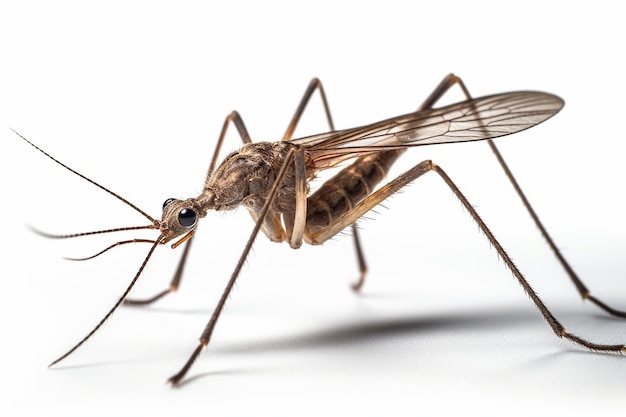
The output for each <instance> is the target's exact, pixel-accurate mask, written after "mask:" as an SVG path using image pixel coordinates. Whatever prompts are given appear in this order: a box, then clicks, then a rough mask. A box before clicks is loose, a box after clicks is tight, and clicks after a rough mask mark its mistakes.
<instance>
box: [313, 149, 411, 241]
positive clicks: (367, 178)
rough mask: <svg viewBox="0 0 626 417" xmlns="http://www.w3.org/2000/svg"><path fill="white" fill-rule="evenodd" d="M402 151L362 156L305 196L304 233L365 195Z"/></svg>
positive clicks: (334, 216)
mask: <svg viewBox="0 0 626 417" xmlns="http://www.w3.org/2000/svg"><path fill="white" fill-rule="evenodd" d="M402 152H404V150H395V151H387V152H378V153H374V154H370V155H366V156H362V157H360V158H357V160H356V161H354V163H352V165H350V166H348V167H346V168H344V169H342V170H341V171H339V173H337V175H335V176H334V177H332V178H331V179H329V180H328V181H326V182H325V183H324V184H323V185H322V186H321V187H320V188H319V189H318V190H317V191H316V192H315V193H313V194H312V195H311V196H309V198H308V201H307V217H306V234H312V233H315V232H317V231H318V230H320V229H323V228H324V227H326V226H328V225H329V224H330V223H331V222H332V221H333V219H336V218H337V217H339V216H341V215H342V214H343V213H345V212H346V211H348V210H350V209H351V208H352V207H354V206H355V205H356V204H358V203H359V202H360V201H361V200H363V199H364V198H365V197H367V196H368V195H369V194H370V193H371V192H372V191H373V190H374V188H375V187H376V185H378V183H379V182H381V181H382V180H383V178H385V176H386V175H387V173H388V172H389V168H391V165H393V163H394V162H395V161H396V159H398V157H399V156H400V154H402Z"/></svg>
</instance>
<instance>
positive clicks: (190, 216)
mask: <svg viewBox="0 0 626 417" xmlns="http://www.w3.org/2000/svg"><path fill="white" fill-rule="evenodd" d="M453 85H459V86H460V87H461V89H462V90H463V92H464V94H465V96H466V97H467V100H466V101H463V102H460V103H456V104H452V105H449V106H445V107H440V108H434V105H435V104H436V102H437V101H438V100H439V99H440V98H441V97H442V96H443V95H444V94H445V92H446V91H447V90H448V89H449V88H450V87H452V86H453ZM316 90H318V91H319V92H320V95H321V97H322V103H323V105H324V109H325V111H326V116H327V119H328V123H329V126H330V129H331V131H330V132H327V133H323V134H319V135H314V136H309V137H305V138H300V139H295V140H292V135H293V132H294V130H295V127H296V125H297V123H298V121H299V119H300V116H301V115H302V112H303V111H304V108H305V107H306V105H307V103H308V101H309V99H310V97H311V95H312V94H313V92H314V91H316ZM563 104H564V102H563V100H562V99H560V98H559V97H557V96H554V95H552V94H547V93H541V92H532V91H520V92H512V93H502V94H495V95H492V96H485V97H481V98H476V99H472V98H471V97H470V94H469V92H468V90H467V88H466V87H465V85H464V84H463V82H462V81H461V79H460V78H458V77H456V76H455V75H453V74H450V75H448V76H447V77H446V78H444V80H443V81H442V82H441V83H440V84H439V86H438V87H437V88H436V89H435V90H434V91H433V93H432V94H431V95H430V96H429V97H428V98H427V99H426V100H425V102H424V103H423V104H422V106H420V107H419V109H418V110H417V111H416V112H413V113H409V114H406V115H403V116H398V117H393V118H390V119H387V120H383V121H380V122H377V123H372V124H370V125H366V126H362V127H357V128H354V129H347V130H341V131H336V130H334V126H333V123H332V119H331V117H330V111H329V109H328V103H327V102H326V96H325V93H324V90H323V88H322V86H321V83H320V82H319V80H317V79H313V80H312V81H311V83H310V84H309V87H308V89H307V90H306V92H305V94H304V96H303V98H302V100H301V102H300V105H299V106H298V108H297V110H296V112H295V114H294V116H293V118H292V120H291V123H290V124H289V126H288V128H287V130H286V133H285V135H284V137H283V140H282V141H279V142H258V143H252V141H251V139H250V136H249V135H248V132H247V130H246V128H245V126H244V124H243V120H242V119H241V117H240V116H239V114H238V113H237V112H232V113H231V114H230V115H229V116H228V117H227V118H226V121H225V123H224V127H223V128H222V132H221V135H220V137H219V139H218V142H217V147H216V150H215V152H214V155H213V159H212V160H211V163H210V166H209V170H208V174H207V177H206V181H205V186H204V188H203V190H202V192H201V194H200V195H199V196H198V197H195V198H189V199H186V200H178V199H171V198H170V199H167V200H166V201H165V203H164V204H163V213H162V217H161V220H157V219H154V218H152V217H151V216H149V215H148V214H146V213H145V212H144V211H142V210H141V209H139V208H138V207H137V206H135V205H133V204H132V203H131V202H129V201H128V200H126V199H124V198H122V197H121V196H119V195H118V194H116V193H114V192H112V191H111V190H109V189H107V188H105V187H103V186H101V185H100V184H98V183H96V182H95V181H93V180H91V179H89V178H87V177H86V176H84V175H82V174H80V173H78V172H76V171H75V170H73V169H72V168H70V167H68V166H67V165H64V164H63V163H61V162H60V161H58V160H56V159H55V158H54V157H52V156H50V155H49V154H47V153H46V152H45V151H43V150H42V149H40V148H38V147H37V146H36V145H34V144H33V143H32V142H30V141H28V140H27V139H26V138H25V137H23V136H21V135H19V134H18V135H19V136H20V137H21V138H22V139H24V140H25V141H26V142H28V143H29V144H30V145H32V146H33V147H35V148H36V149H38V150H39V151H40V152H42V153H43V154H45V155H46V156H48V157H49V158H50V159H52V160H53V161H55V162H56V163H58V164H60V165H61V166H63V167H64V168H66V169H68V170H69V171H71V172H73V173H74V174H76V175H78V176H80V177H81V178H83V179H85V180H86V181H88V182H90V183H92V184H93V185H95V186H97V187H99V188H100V189H102V190H104V191H106V192H107V193H109V194H111V195H113V196H114V197H116V198H117V199H119V200H121V201H122V202H124V203H125V204H127V205H128V206H130V207H132V208H133V209H135V210H136V211H138V212H139V213H141V214H142V215H143V216H144V217H145V218H147V219H148V220H149V221H150V224H149V225H146V226H133V227H125V228H116V229H109V230H101V231H94V232H87V233H79V234H73V235H48V234H44V233H42V234H44V235H45V236H48V237H55V238H70V237H78V236H86V235H93V234H100V233H110V232H117V231H122V230H126V231H128V230H138V229H158V230H159V232H160V234H159V236H158V237H157V238H156V239H154V240H147V239H133V240H128V241H121V242H117V243H115V244H113V245H111V246H109V247H108V248H106V249H104V250H103V251H101V252H99V253H98V254H96V255H94V256H92V257H89V258H83V260H84V259H90V258H93V257H95V256H98V255H100V254H101V253H104V252H106V251H107V250H109V249H112V248H114V247H117V246H120V245H124V244H128V243H137V242H143V243H151V245H152V246H151V248H150V250H149V252H148V254H147V255H146V257H145V259H144V261H143V263H142V264H141V266H140V268H139V270H138V271H137V273H136V275H135V277H134V278H133V280H132V281H131V283H130V284H129V286H128V287H127V289H126V290H125V291H124V293H123V294H122V296H121V297H120V299H119V300H118V301H117V303H115V305H114V306H113V307H112V308H111V310H109V312H108V313H107V314H106V315H105V316H104V318H102V320H101V321H100V322H99V323H98V324H97V325H96V326H95V328H94V329H93V330H92V331H91V332H90V333H88V334H87V336H85V337H84V338H83V339H82V340H81V341H80V342H79V343H77V344H76V345H75V346H74V347H73V348H72V349H70V350H69V351H68V352H66V353H65V354H64V355H62V356H61V357H59V358H58V359H57V360H55V361H54V362H53V363H52V364H51V365H54V364H56V363H58V362H59V361H61V360H63V359H64V358H66V357H68V356H69V355H70V354H72V353H73V352H74V351H75V350H76V349H77V348H78V347H80V346H82V344H83V343H85V342H86V341H87V340H88V339H89V338H90V337H91V336H92V335H93V334H94V333H95V332H96V331H97V330H98V329H99V328H100V327H101V326H102V324H103V323H104V322H105V321H106V320H107V319H108V318H109V317H110V316H111V315H112V314H113V312H114V311H115V310H116V309H117V308H118V307H119V306H120V305H121V304H130V305H145V304H150V303H152V302H154V301H157V300H159V299H160V298H162V297H163V296H165V295H167V294H169V293H171V292H173V291H176V290H177V289H178V286H179V284H180V281H181V277H182V274H183V270H184V265H185V263H186V259H187V255H188V253H189V249H190V247H191V243H192V241H193V234H194V232H195V230H196V227H197V224H198V221H199V219H200V218H203V217H205V216H206V215H207V214H208V212H209V211H210V210H216V211H226V210H232V209H235V208H236V207H238V206H244V207H246V208H247V209H248V210H249V212H250V214H251V215H252V217H253V219H254V220H255V226H254V228H253V230H252V232H251V235H250V237H249V239H248V241H247V243H246V246H245V248H244V250H243V252H242V255H241V256H240V258H239V262H238V263H237V265H236V266H235V269H234V271H233V273H232V275H231V277H230V279H229V281H228V282H227V284H226V287H225V290H224V293H223V294H222V296H221V298H220V299H219V301H218V303H217V306H216V308H215V310H214V311H213V314H212V315H211V318H210V320H209V321H208V323H207V325H206V327H205V328H204V330H203V332H202V334H201V335H200V342H199V344H198V346H197V347H196V348H195V349H194V351H193V353H192V354H191V356H190V358H189V359H188V361H187V362H186V363H185V365H184V366H183V367H182V369H180V371H179V372H178V373H176V374H175V375H174V376H172V377H171V378H170V380H169V381H170V382H172V383H173V384H178V383H179V382H180V381H181V380H182V379H183V378H184V376H185V375H186V374H187V371H188V370H189V369H190V368H191V366H192V365H193V363H194V361H195V360H196V358H197V357H198V356H199V354H200V352H201V350H202V349H203V348H204V347H205V346H206V345H207V344H208V343H209V340H210V338H211V335H212V334H213V329H214V327H215V325H216V323H217V321H218V318H219V317H220V314H221V312H222V310H223V308H224V305H225V303H226V300H227V299H228V297H229V294H230V291H231V290H232V288H233V286H234V284H235V281H236V279H237V277H238V276H239V273H240V271H241V268H242V266H243V264H244V261H245V260H246V258H247V256H248V253H249V252H250V250H251V248H252V244H253V242H254V240H255V238H256V236H257V235H258V232H259V231H263V232H264V233H265V234H266V235H267V236H268V237H269V238H270V239H271V240H272V241H275V242H283V241H286V242H288V243H289V244H290V246H291V247H292V248H298V247H299V246H300V245H301V243H302V241H305V242H307V243H310V244H322V243H324V242H325V241H326V240H328V239H330V238H332V237H333V236H335V235H336V234H337V233H339V232H341V231H342V230H344V229H345V228H347V227H351V228H352V235H353V239H354V244H355V249H356V254H357V259H358V264H359V270H360V279H359V281H358V282H357V283H356V284H354V285H353V288H354V289H355V290H358V289H359V288H360V287H361V286H362V285H363V282H364V278H365V273H366V271H367V266H366V264H365V260H364V256H363V253H362V250H361V245H360V243H359V236H358V233H357V228H356V226H355V224H356V221H357V220H358V219H359V218H361V216H363V215H364V214H365V213H367V212H368V211H369V210H371V209H372V208H374V207H375V206H377V205H378V204H380V203H381V202H382V201H383V200H384V199H386V198H387V197H389V196H390V195H393V194H394V193H395V192H397V191H398V190H400V189H401V188H402V187H404V186H406V185H407V184H409V183H410V182H412V181H414V180H416V179H417V178H419V177H420V176H422V175H424V174H426V173H428V172H435V173H436V174H438V175H439V177H440V178H441V179H442V180H443V181H444V182H445V183H446V185H447V186H448V187H449V188H450V190H451V191H452V192H453V193H454V195H455V196H456V197H457V198H458V200H459V201H460V202H461V203H462V205H463V206H464V207H465V209H466V210H467V212H468V213H469V214H470V216H471V217H472V219H473V220H474V221H475V222H476V223H477V225H478V226H479V228H480V230H481V231H482V232H483V233H484V235H485V236H486V238H487V239H488V241H489V243H490V244H491V246H492V247H493V248H494V249H495V250H496V251H497V253H498V255H499V256H500V258H501V259H502V261H503V262H504V264H505V265H506V267H507V268H508V269H509V270H510V271H511V273H512V274H513V276H514V277H515V278H516V279H517V280H518V282H519V283H520V285H521V286H522V287H523V289H524V291H525V292H526V293H527V294H528V296H529V297H530V298H531V300H532V301H533V303H534V304H535V306H536V307H537V309H538V310H539V312H540V313H541V314H542V315H543V317H544V318H545V319H546V321H547V322H548V324H549V325H550V327H551V328H552V330H553V332H554V333H555V334H556V335H557V336H558V337H561V338H565V339H568V340H570V341H572V342H574V343H576V344H578V345H580V346H583V347H585V348H588V349H591V350H595V351H602V352H619V353H626V347H625V346H624V345H608V344H597V343H593V342H590V341H588V340H586V339H583V338H580V337H578V336H575V335H573V334H571V333H569V332H567V331H566V330H565V328H564V327H563V325H561V323H560V322H559V321H558V320H557V319H556V318H555V317H554V316H553V315H552V313H551V312H550V310H549V309H548V307H547V306H546V305H545V304H544V303H543V301H541V299H540V298H539V296H538V295H537V293H536V292H535V291H534V290H533V289H532V288H531V286H530V284H529V283H528V281H527V280H526V278H525V277H524V276H523V275H522V273H521V272H520V270H519V269H518V268H517V266H516V265H515V264H514V263H513V261H512V260H511V258H510V257H509V256H508V254H507V253H506V252H505V251H504V249H503V247H502V246H501V245H500V243H499V242H498V240H497V239H496V238H495V237H494V235H493V233H492V232H491V231H490V230H489V228H488V227H487V225H486V224H485V222H484V221H483V220H482V218H481V217H480V216H479V215H478V213H477V212H476V210H475V208H474V207H473V206H472V204H471V203H470V202H469V201H468V199H467V198H466V197H465V195H464V194H463V193H462V192H461V191H460V189H459V188H458V187H457V185H456V184H455V183H454V182H453V181H452V180H451V179H450V177H448V175H447V174H446V173H445V171H444V170H443V169H442V168H441V167H439V166H438V165H436V164H434V163H433V162H432V161H430V160H425V161H422V162H420V163H418V164H417V165H415V166H414V167H413V168H411V169H409V170H408V171H406V172H404V173H402V174H400V175H399V176H397V177H396V178H394V179H392V180H391V181H389V182H387V183H386V184H384V185H382V186H380V187H378V188H377V186H378V184H380V182H381V181H382V180H383V178H384V177H385V176H386V175H387V173H388V172H389V169H390V167H391V166H392V165H393V163H394V162H395V161H396V160H397V158H398V157H399V156H400V155H401V154H402V153H403V152H404V151H405V150H406V148H408V147H411V146H421V145H432V144H443V143H457V142H468V141H477V140H487V142H488V144H489V146H490V147H491V150H492V151H493V152H494V154H495V155H496V158H497V159H498V161H499V162H500V164H501V166H502V168H503V169H504V171H505V173H506V175H507V177H508V178H509V179H510V181H511V182H512V184H513V186H514V188H515V189H516V191H517V193H518V195H519V197H520V199H521V200H522V202H523V204H524V206H525V207H526V208H527V210H528V212H529V214H530V215H531V217H532V218H533V220H534V221H535V223H536V225H537V227H538V228H539V230H540V231H541V233H542V235H543V236H544V238H545V239H546V241H547V242H548V244H549V246H550V247H551V249H552V250H553V252H554V253H555V255H556V257H557V259H558V260H559V262H560V263H561V264H562V266H563V268H564V269H565V271H566V272H567V274H568V276H569V278H570V280H571V281H572V282H573V284H574V285H575V287H576V288H577V290H578V292H579V294H580V296H581V297H582V298H583V299H585V300H589V301H591V302H592V303H594V304H595V305H597V306H598V307H600V308H602V309H603V310H605V311H606V312H608V313H610V314H612V315H615V316H619V317H626V312H624V311H620V310H616V309H614V308H612V307H610V306H608V305H606V304H605V303H603V302H602V301H600V300H598V299H597V298H595V297H594V296H592V295H591V294H590V291H589V290H588V289H587V288H586V286H585V285H584V284H583V282H582V281H581V280H580V278H578V276H577V275H576V274H575V273H574V271H573V269H572V268H571V267H570V266H569V264H568V262H567V261H566V260H565V258H564V257H563V256H562V254H561V253H560V251H559V250H558V248H557V246H556V245H555V243H554V242H553V240H552V238H551V237H550V236H549V234H548V233H547V231H546V229H545V227H544V226H543V225H542V223H541V222H540V220H539V218H538V216H537V215H536V213H535V212H534V210H533V208H532V207H531V206H530V203H529V202H528V200H527V198H526V197H525V195H524V193H523V192H522V190H521V188H520V187H519V185H518V184H517V182H516V180H515V178H514V177H513V175H512V173H511V172H510V170H509V168H508V166H507V165H506V163H505V162H504V159H503V158H502V156H501V154H500V153H499V151H498V149H497V148H496V146H495V144H494V143H493V142H492V141H491V139H493V138H496V137H500V136H505V135H509V134H512V133H516V132H520V131H522V130H525V129H528V128H530V127H532V126H535V125H537V124H539V123H542V122H543V121H545V120H547V119H548V118H550V117H552V116H553V115H554V114H556V113H557V112H558V111H559V110H560V109H561V108H562V107H563ZM231 123H232V124H234V125H235V127H236V128H237V130H238V132H239V134H240V136H241V139H242V141H243V142H244V145H243V146H242V147H241V148H240V149H239V150H238V151H235V152H232V153H231V154H229V155H228V156H227V157H226V158H225V159H224V161H223V162H222V163H221V164H219V165H217V157H218V155H219V151H220V149H221V146H222V143H223V141H224V138H225V135H226V131H227V128H228V126H229V125H230V124H231ZM16 133H17V132H16ZM348 160H352V164H351V165H349V166H347V167H345V168H343V169H342V170H341V171H339V172H338V173H337V174H335V176H333V177H332V178H330V179H329V180H327V181H326V182H325V183H323V184H322V185H321V186H320V187H319V188H318V189H317V190H316V191H315V192H314V193H312V194H311V195H309V185H308V184H309V181H311V180H312V179H314V178H315V177H316V175H317V174H318V173H319V172H320V171H322V170H325V169H328V168H332V167H335V166H337V165H338V164H340V163H342V162H344V161H348ZM178 237H180V239H179V240H178V241H177V242H176V243H174V244H172V247H173V248H176V247H178V246H179V245H180V244H182V243H183V242H187V244H186V246H185V248H184V250H183V253H182V256H181V258H180V261H179V264H178V268H177V270H176V273H175V274H174V277H173V278H172V281H171V283H170V286H169V287H168V288H167V289H165V290H164V291H162V292H160V293H158V294H156V295H155V296H153V297H150V298H147V299H143V300H134V299H129V298H127V296H128V294H129V293H130V291H131V289H132V288H133V286H134V285H135V283H136V282H137V280H138V278H139V276H140V275H141V273H142V271H143V269H144V267H145V266H146V264H147V262H148V260H149V259H150V257H151V256H152V254H153V253H154V251H155V250H156V248H157V247H158V246H159V245H163V244H165V243H167V242H170V241H171V240H173V239H175V238H178Z"/></svg>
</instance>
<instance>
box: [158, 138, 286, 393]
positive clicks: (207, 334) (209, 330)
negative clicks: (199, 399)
mask: <svg viewBox="0 0 626 417" xmlns="http://www.w3.org/2000/svg"><path fill="white" fill-rule="evenodd" d="M297 152H298V150H297V149H296V148H294V149H292V150H291V151H289V153H288V154H287V157H286V158H285V162H284V163H283V166H282V167H281V168H280V171H279V172H278V175H277V176H276V180H275V181H274V185H273V187H272V189H271V191H270V193H269V195H268V196H267V200H266V202H265V205H264V206H263V209H262V210H261V212H260V213H259V215H258V219H257V221H256V223H255V225H254V229H253V230H252V233H251V234H250V238H249V239H248V242H247V243H246V246H245V248H244V250H243V252H242V254H241V257H240V258H239V262H237V266H236V267H235V270H234V271H233V273H232V275H231V277H230V280H229V281H228V284H227V285H226V288H225V289H224V293H223V294H222V296H221V298H220V300H219V302H218V304H217V307H216V308H215V310H214V311H213V314H212V315H211V319H210V320H209V322H208V323H207V325H206V327H205V328H204V330H203V332H202V334H201V335H200V343H199V344H198V346H197V347H196V348H195V349H194V351H193V353H192V354H191V356H190V357H189V359H188V360H187V362H186V363H185V365H184V366H183V367H182V368H181V370H180V371H179V372H178V373H177V374H176V375H174V376H172V377H171V378H170V379H169V380H168V381H169V382H170V383H172V385H178V384H179V383H180V381H181V380H182V379H183V378H184V377H185V375H186V374H187V371H189V368H191V366H192V365H193V363H194V362H195V360H196V359H197V357H198V355H199V354H200V352H201V351H202V349H203V348H204V347H205V346H207V345H208V344H209V341H210V340H211V335H212V334H213V329H214V328H215V324H216V323H217V320H218V319H219V317H220V314H221V313H222V310H223V309H224V305H225V304H226V300H227V299H228V297H229V295H230V292H231V290H232V289H233V286H234V285H235V281H236V280H237V277H238V276H239V272H240V271H241V268H242V267H243V264H244V262H245V261H246V258H247V257H248V253H249V252H250V249H252V244H253V243H254V240H255V238H256V236H257V235H258V234H259V230H261V226H262V225H263V220H264V219H265V216H266V215H267V214H268V212H269V211H270V207H271V205H272V203H273V201H274V198H275V196H276V193H277V192H278V188H279V186H280V184H281V183H282V181H283V179H284V177H285V174H286V173H287V170H288V168H289V166H290V165H291V164H292V163H293V161H294V156H295V154H296V153H297Z"/></svg>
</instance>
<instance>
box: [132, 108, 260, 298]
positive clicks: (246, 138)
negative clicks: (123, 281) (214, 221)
mask: <svg viewBox="0 0 626 417" xmlns="http://www.w3.org/2000/svg"><path fill="white" fill-rule="evenodd" d="M230 123H233V124H234V125H235V127H236V128H237V132H238V133H239V136H241V141H242V142H243V143H244V144H246V143H251V142H252V140H251V139H250V135H249V134H248V130H247V129H246V126H245V125H244V123H243V119H242V118H241V116H240V115H239V113H238V112H236V111H233V112H231V113H230V114H229V115H228V116H226V119H225V120H224V125H223V126H222V131H221V133H220V136H219V139H218V140H217V145H216V147H215V151H214V152H213V157H212V158H211V164H210V165H209V171H208V173H207V176H209V175H211V173H212V172H213V170H214V169H215V165H216V164H217V158H218V156H219V153H220V150H221V149H222V144H223V142H224V138H225V137H226V132H227V131H228V126H229V124H230ZM192 242H193V236H192V237H191V238H189V241H188V242H187V245H185V249H184V250H183V253H182V255H181V256H180V260H179V261H178V266H177V267H176V272H175V273H174V276H173V277H172V281H171V282H170V285H169V287H168V288H167V289H165V290H163V291H161V292H160V293H158V294H155V295H154V296H152V297H149V298H146V299H141V300H136V299H132V298H131V299H126V300H124V304H125V305H130V306H143V305H147V304H152V303H154V302H155V301H157V300H160V299H161V298H163V297H165V296H166V295H167V294H169V293H172V292H174V291H176V290H177V289H178V287H179V285H180V281H181V279H182V276H183V271H184V269H185V263H186V262H187V256H188V255H189V249H190V248H191V243H192Z"/></svg>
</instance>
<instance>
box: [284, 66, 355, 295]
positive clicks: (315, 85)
mask: <svg viewBox="0 0 626 417" xmlns="http://www.w3.org/2000/svg"><path fill="white" fill-rule="evenodd" d="M316 89H317V90H319V92H320V97H321V98H322V104H323V106H324V112H325V113H326V120H327V121H328V126H329V127H330V130H331V132H332V131H333V130H335V124H334V123H333V118H332V116H331V114H330V107H329V106H328V100H327V99H326V93H325V92H324V87H322V82H321V81H320V80H319V79H318V78H313V79H312V80H311V82H310V83H309V85H308V87H307V89H306V91H305V92H304V95H303V96H302V99H300V104H298V107H297V108H296V111H295V113H294V115H293V117H292V118H291V121H290V122H289V125H288V126H287V130H285V134H284V135H283V140H291V138H292V137H293V132H294V131H295V130H296V126H297V125H298V122H299V121H300V117H302V113H304V109H305V108H306V106H307V105H308V104H309V100H310V99H311V96H312V95H313V93H314V92H315V90H316ZM351 228H352V239H353V241H354V250H355V251H356V257H357V262H358V266H359V279H358V281H357V282H355V283H354V284H352V289H353V290H354V291H355V292H359V291H360V290H361V287H362V286H363V283H365V276H366V275H367V263H366V262H365V255H364V254H363V249H362V248H361V242H360V239H359V233H358V231H357V229H358V227H357V224H356V222H354V223H353V224H352V225H351ZM292 247H293V245H292Z"/></svg>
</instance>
